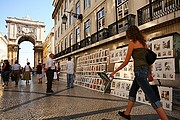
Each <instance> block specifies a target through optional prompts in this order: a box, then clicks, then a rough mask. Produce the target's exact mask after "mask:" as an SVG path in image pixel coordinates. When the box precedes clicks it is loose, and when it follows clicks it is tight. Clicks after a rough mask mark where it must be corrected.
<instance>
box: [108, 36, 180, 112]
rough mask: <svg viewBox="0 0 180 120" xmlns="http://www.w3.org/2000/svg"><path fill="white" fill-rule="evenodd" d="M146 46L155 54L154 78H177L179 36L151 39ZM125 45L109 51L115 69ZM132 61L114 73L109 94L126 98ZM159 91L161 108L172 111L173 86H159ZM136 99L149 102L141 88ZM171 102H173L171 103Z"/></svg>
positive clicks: (123, 55)
mask: <svg viewBox="0 0 180 120" xmlns="http://www.w3.org/2000/svg"><path fill="white" fill-rule="evenodd" d="M147 45H148V48H150V49H152V50H153V51H154V52H155V53H156V54H157V60H156V61H155V63H154V64H153V65H152V73H153V77H154V79H159V80H160V81H164V80H166V81H169V80H170V81H173V80H177V77H176V75H177V74H179V70H180V68H179V67H180V64H179V63H180V62H179V61H180V56H178V55H180V54H179V53H180V36H179V35H177V34H173V35H169V36H166V37H162V38H158V39H153V40H152V41H150V42H147ZM127 49H128V48H127V47H124V48H119V49H116V50H113V51H110V63H115V66H114V69H116V68H117V67H118V66H119V65H120V64H122V62H123V61H124V59H125V56H126V53H127ZM133 68H134V66H133V61H132V59H131V61H130V62H129V63H128V65H127V66H126V67H124V68H123V69H122V70H120V71H119V72H117V73H116V74H115V76H114V77H115V79H114V80H113V82H112V83H111V93H110V94H111V95H115V96H118V97H122V98H128V95H129V90H130V87H131V85H132V82H133V79H134V73H133ZM158 89H159V93H160V97H161V102H162V105H163V108H164V109H166V110H170V111H172V107H173V105H174V101H173V99H174V98H173V88H172V87H166V86H159V87H158ZM136 97H137V98H136V101H138V102H141V103H145V104H149V105H150V103H149V102H148V101H146V99H145V94H144V93H143V92H142V90H141V89H139V90H138V93H137V96H136ZM172 103H173V104H172Z"/></svg>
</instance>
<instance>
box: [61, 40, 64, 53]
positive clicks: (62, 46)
mask: <svg viewBox="0 0 180 120" xmlns="http://www.w3.org/2000/svg"><path fill="white" fill-rule="evenodd" d="M63 50H64V44H63V40H62V41H61V51H63Z"/></svg>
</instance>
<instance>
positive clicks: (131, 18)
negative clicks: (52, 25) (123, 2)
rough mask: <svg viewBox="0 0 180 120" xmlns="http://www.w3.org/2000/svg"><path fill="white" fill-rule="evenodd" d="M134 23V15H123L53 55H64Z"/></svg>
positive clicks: (121, 30)
mask: <svg viewBox="0 0 180 120" xmlns="http://www.w3.org/2000/svg"><path fill="white" fill-rule="evenodd" d="M134 23H135V15H132V14H129V15H127V16H126V17H124V18H123V19H121V20H119V21H117V22H114V23H113V24H111V25H109V26H108V28H103V29H101V30H100V31H98V32H96V33H94V34H92V35H91V36H89V37H87V38H85V39H83V40H81V41H80V42H77V43H76V44H74V45H72V46H71V47H69V48H66V49H65V50H63V51H61V52H59V53H58V54H56V55H55V58H58V57H60V56H63V55H66V54H68V53H70V52H73V51H76V50H79V49H81V48H84V47H87V46H89V45H91V44H93V43H96V42H98V41H102V40H104V39H106V38H108V37H111V36H113V35H116V34H118V33H120V32H123V31H125V30H126V29H127V27H128V26H130V25H133V24H134ZM116 28H118V29H116Z"/></svg>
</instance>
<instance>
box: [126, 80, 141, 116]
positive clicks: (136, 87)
mask: <svg viewBox="0 0 180 120" xmlns="http://www.w3.org/2000/svg"><path fill="white" fill-rule="evenodd" d="M138 90H139V85H138V84H137V81H136V77H135V78H134V81H133V83H132V86H131V89H130V92H129V100H128V106H127V108H126V111H125V112H124V114H125V115H130V113H131V110H132V107H133V106H134V103H135V102H136V94H137V91H138Z"/></svg>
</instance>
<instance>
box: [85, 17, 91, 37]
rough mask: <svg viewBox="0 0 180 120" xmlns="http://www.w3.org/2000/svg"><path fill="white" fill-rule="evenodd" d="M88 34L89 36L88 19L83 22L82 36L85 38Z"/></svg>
mask: <svg viewBox="0 0 180 120" xmlns="http://www.w3.org/2000/svg"><path fill="white" fill-rule="evenodd" d="M88 36H90V20H87V21H86V22H85V23H84V37H85V38H86V37H88Z"/></svg>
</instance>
